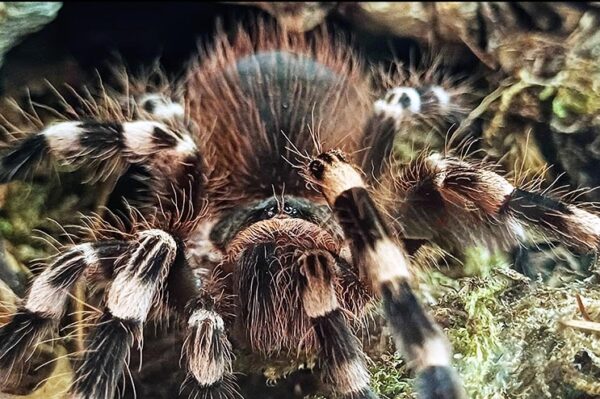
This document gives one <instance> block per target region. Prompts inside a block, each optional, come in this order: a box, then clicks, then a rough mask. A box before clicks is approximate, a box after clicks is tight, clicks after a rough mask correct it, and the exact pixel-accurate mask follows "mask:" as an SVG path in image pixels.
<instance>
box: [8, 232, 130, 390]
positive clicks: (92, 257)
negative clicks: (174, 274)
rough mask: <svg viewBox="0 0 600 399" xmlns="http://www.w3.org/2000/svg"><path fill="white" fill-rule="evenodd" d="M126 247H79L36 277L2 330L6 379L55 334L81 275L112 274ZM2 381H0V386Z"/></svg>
mask: <svg viewBox="0 0 600 399" xmlns="http://www.w3.org/2000/svg"><path fill="white" fill-rule="evenodd" d="M127 247H128V245H127V243H126V242H122V241H99V242H95V243H88V244H80V245H76V246H74V247H72V248H70V249H69V250H67V251H65V252H63V253H62V254H60V255H59V256H58V257H57V258H56V259H55V260H54V261H53V263H52V264H51V265H50V266H49V267H48V268H47V269H46V270H44V271H43V272H42V273H41V274H40V275H39V276H37V277H36V278H35V280H34V281H33V284H32V286H31V289H30V290H29V294H28V296H27V299H26V301H25V304H24V305H23V306H22V307H21V308H20V309H19V311H18V312H17V313H16V314H15V315H14V317H13V318H12V320H11V321H10V322H9V323H7V324H5V325H4V326H2V327H0V370H2V371H4V372H6V373H5V374H6V376H8V375H9V374H10V371H11V370H12V369H13V367H15V366H18V365H21V363H22V361H23V360H25V358H26V357H27V356H28V355H30V354H31V353H32V352H33V349H34V347H35V346H36V345H37V343H38V342H39V341H40V340H41V339H42V338H44V337H45V336H47V335H50V334H51V333H53V332H54V330H55V329H56V328H57V326H58V323H59V321H60V319H61V318H62V316H63V314H64V312H65V309H66V307H67V302H68V298H69V291H70V290H71V289H72V288H73V287H74V285H75V283H76V282H77V281H78V280H79V279H80V278H81V276H82V275H84V273H86V272H88V271H91V270H93V269H101V271H103V272H104V273H110V270H111V265H112V261H113V260H114V259H115V258H117V257H118V256H119V255H121V254H122V253H123V252H124V251H125V249H126V248H127ZM3 374H4V373H3ZM3 382H6V381H3V380H2V379H0V385H2V383H3Z"/></svg>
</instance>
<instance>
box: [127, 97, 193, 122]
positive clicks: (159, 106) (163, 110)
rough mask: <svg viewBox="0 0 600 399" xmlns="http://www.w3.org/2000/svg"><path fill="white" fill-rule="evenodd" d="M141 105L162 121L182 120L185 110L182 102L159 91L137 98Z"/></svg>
mask: <svg viewBox="0 0 600 399" xmlns="http://www.w3.org/2000/svg"><path fill="white" fill-rule="evenodd" d="M137 102H138V104H139V105H140V107H141V108H142V109H143V110H144V111H145V112H148V113H149V114H150V115H152V116H153V117H154V118H156V119H158V120H161V121H172V120H182V119H183V118H184V116H185V110H184V108H183V106H182V105H181V104H179V103H178V102H175V101H173V100H172V99H171V98H169V97H167V96H164V95H162V94H159V93H146V94H144V95H142V96H139V98H138V99H137Z"/></svg>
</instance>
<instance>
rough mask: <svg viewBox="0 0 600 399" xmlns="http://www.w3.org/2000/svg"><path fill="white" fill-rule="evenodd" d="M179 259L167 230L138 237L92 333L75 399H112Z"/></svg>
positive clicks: (81, 367) (78, 369)
mask: <svg viewBox="0 0 600 399" xmlns="http://www.w3.org/2000/svg"><path fill="white" fill-rule="evenodd" d="M176 254H177V243H176V241H175V239H174V238H173V237H172V236H171V235H169V234H167V233H165V232H164V231H162V230H146V231H142V232H140V233H138V235H137V240H136V242H135V244H132V245H131V247H130V250H129V251H128V252H127V253H126V254H125V255H124V257H123V258H122V261H123V266H122V267H121V268H119V270H117V272H116V274H115V277H114V279H113V281H112V284H111V286H110V288H109V290H108V294H107V300H106V309H105V310H104V313H103V314H102V316H101V317H100V320H99V321H98V325H97V326H96V327H95V329H94V330H93V331H92V332H91V334H90V337H89V342H88V345H87V350H86V351H85V354H84V357H83V360H82V362H81V365H80V366H79V367H78V368H77V370H76V372H75V377H76V379H75V382H74V384H73V387H72V388H71V392H72V396H71V397H72V398H73V399H75V398H94V399H95V398H101V399H110V398H112V397H113V395H114V391H115V389H116V385H117V382H118V380H119V379H120V378H121V375H122V373H123V369H124V367H125V364H126V360H127V357H128V355H129V350H130V348H131V346H132V345H133V344H134V342H137V343H138V344H139V345H140V347H141V336H142V326H143V323H144V322H145V321H146V319H147V317H148V314H149V312H150V309H151V307H152V305H153V304H155V303H158V302H159V295H161V294H162V293H163V288H164V283H165V281H166V279H167V276H168V273H169V269H170V267H171V266H172V264H173V262H174V260H175V256H176Z"/></svg>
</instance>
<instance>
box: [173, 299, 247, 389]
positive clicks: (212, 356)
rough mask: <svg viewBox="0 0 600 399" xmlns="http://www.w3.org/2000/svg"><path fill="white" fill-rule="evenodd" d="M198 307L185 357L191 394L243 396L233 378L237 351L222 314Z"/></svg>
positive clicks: (190, 324)
mask: <svg viewBox="0 0 600 399" xmlns="http://www.w3.org/2000/svg"><path fill="white" fill-rule="evenodd" d="M203 303H204V301H198V303H197V305H196V306H197V307H196V309H195V310H193V311H192V313H191V315H190V316H189V318H188V323H187V335H186V338H185V341H184V344H183V348H182V357H183V358H185V364H186V368H187V371H188V379H187V384H188V385H189V386H190V387H191V392H192V393H191V394H190V397H205V398H222V399H233V398H241V396H240V394H239V393H238V388H237V385H236V384H235V380H234V378H233V371H232V361H233V351H232V347H231V343H230V342H229V339H228V337H227V334H226V331H225V323H224V322H223V319H222V318H221V316H220V315H219V314H218V313H217V312H215V311H214V310H211V309H212V306H210V307H209V308H204V307H202V304H203Z"/></svg>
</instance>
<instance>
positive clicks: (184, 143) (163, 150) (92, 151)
mask: <svg viewBox="0 0 600 399" xmlns="http://www.w3.org/2000/svg"><path fill="white" fill-rule="evenodd" d="M48 156H52V157H53V158H54V159H55V160H56V161H58V162H59V163H61V164H67V165H75V166H84V165H87V166H94V168H95V169H100V170H99V171H98V173H99V174H100V175H101V176H102V177H104V174H105V173H109V172H112V171H114V170H122V169H123V167H124V166H125V165H127V164H133V163H144V164H149V166H150V170H152V169H153V168H152V166H154V167H155V168H158V169H159V170H160V171H161V173H163V174H164V173H167V172H170V171H171V169H173V168H176V165H180V164H181V163H185V162H189V161H191V160H193V159H196V158H197V157H198V154H197V147H196V145H195V143H194V141H193V140H192V138H191V136H189V135H188V134H186V133H180V132H175V131H173V130H171V129H170V128H169V127H167V126H166V125H165V124H163V123H160V122H156V121H136V122H125V123H118V122H112V123H111V122H60V123H57V124H54V125H51V126H49V127H47V128H45V129H44V130H42V131H41V132H39V133H37V134H34V135H31V136H28V137H26V138H25V139H22V140H20V141H18V142H16V143H15V144H14V146H13V148H12V149H10V150H9V151H8V152H7V153H6V154H3V156H2V158H1V160H0V182H7V181H10V180H13V179H15V178H21V177H23V176H25V175H26V173H27V172H29V171H31V170H32V169H33V168H34V167H35V166H36V165H37V164H38V163H39V162H40V161H42V160H43V159H45V158H46V157H48ZM169 163H170V165H171V167H170V168H171V169H166V170H165V167H166V166H165V165H167V164H169Z"/></svg>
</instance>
